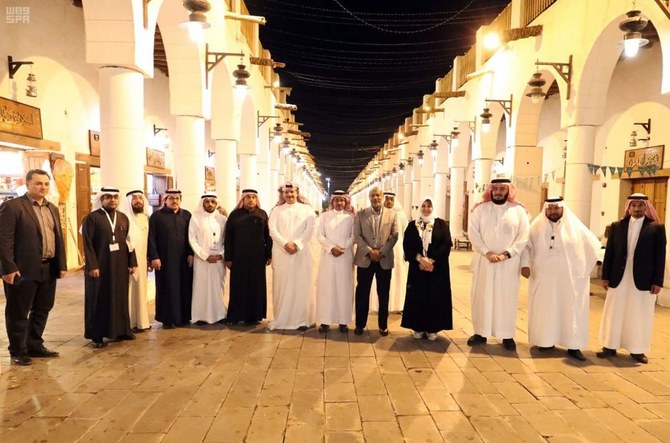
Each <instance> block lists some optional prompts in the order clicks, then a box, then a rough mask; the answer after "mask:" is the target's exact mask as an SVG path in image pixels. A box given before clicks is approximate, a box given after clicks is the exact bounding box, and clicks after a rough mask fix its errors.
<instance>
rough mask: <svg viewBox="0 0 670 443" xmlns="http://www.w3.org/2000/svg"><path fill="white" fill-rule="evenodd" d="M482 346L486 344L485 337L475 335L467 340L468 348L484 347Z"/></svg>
mask: <svg viewBox="0 0 670 443" xmlns="http://www.w3.org/2000/svg"><path fill="white" fill-rule="evenodd" d="M484 344H486V337H482V336H481V335H479V334H475V335H473V336H472V337H470V338H469V339H468V346H475V345H484Z"/></svg>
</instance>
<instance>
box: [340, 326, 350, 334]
mask: <svg viewBox="0 0 670 443" xmlns="http://www.w3.org/2000/svg"><path fill="white" fill-rule="evenodd" d="M340 332H342V333H345V332H349V326H347V325H340Z"/></svg>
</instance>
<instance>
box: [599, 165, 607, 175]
mask: <svg viewBox="0 0 670 443" xmlns="http://www.w3.org/2000/svg"><path fill="white" fill-rule="evenodd" d="M600 170H601V171H603V177H607V166H601V167H600Z"/></svg>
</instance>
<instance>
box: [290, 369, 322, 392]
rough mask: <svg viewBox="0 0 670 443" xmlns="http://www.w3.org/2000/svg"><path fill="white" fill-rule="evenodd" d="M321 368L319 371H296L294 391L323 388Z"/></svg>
mask: <svg viewBox="0 0 670 443" xmlns="http://www.w3.org/2000/svg"><path fill="white" fill-rule="evenodd" d="M323 378H324V377H323V370H321V372H300V369H298V372H297V373H296V376H295V381H294V382H293V390H294V391H321V390H323V386H324V381H323Z"/></svg>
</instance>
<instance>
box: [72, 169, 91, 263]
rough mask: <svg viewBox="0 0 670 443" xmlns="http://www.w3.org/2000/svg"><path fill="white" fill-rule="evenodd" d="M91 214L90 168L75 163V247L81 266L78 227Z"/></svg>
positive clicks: (82, 247)
mask: <svg viewBox="0 0 670 443" xmlns="http://www.w3.org/2000/svg"><path fill="white" fill-rule="evenodd" d="M89 212H91V168H90V166H89V165H87V164H84V163H77V226H76V227H75V229H76V230H77V245H78V248H79V259H80V260H79V262H80V264H83V262H84V260H83V258H82V257H83V256H84V241H83V239H82V238H81V234H80V233H79V227H80V226H81V222H82V221H83V220H84V217H86V215H88V213H89Z"/></svg>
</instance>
